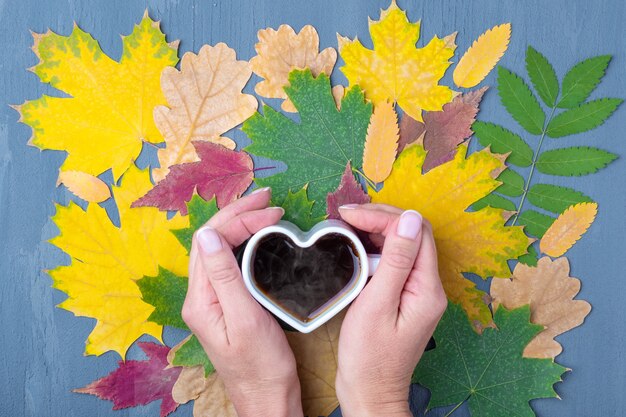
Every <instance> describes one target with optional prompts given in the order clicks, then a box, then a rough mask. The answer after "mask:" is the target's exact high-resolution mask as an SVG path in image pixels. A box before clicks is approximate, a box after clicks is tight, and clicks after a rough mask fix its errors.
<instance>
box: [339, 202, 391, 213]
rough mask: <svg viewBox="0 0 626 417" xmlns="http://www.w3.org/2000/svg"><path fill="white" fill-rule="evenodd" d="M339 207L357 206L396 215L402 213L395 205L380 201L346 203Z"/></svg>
mask: <svg viewBox="0 0 626 417" xmlns="http://www.w3.org/2000/svg"><path fill="white" fill-rule="evenodd" d="M339 208H340V209H341V208H359V209H364V210H378V211H386V212H388V213H394V214H397V215H400V214H402V211H403V210H402V209H401V208H398V207H396V206H391V205H389V204H382V203H364V204H346V205H343V206H340V207H339Z"/></svg>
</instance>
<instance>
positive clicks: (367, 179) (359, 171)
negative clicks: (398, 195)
mask: <svg viewBox="0 0 626 417" xmlns="http://www.w3.org/2000/svg"><path fill="white" fill-rule="evenodd" d="M352 171H353V172H356V173H357V174H359V175H360V176H362V177H363V179H364V180H365V182H367V185H369V186H370V187H372V188H373V189H374V190H375V189H376V183H375V182H374V181H372V180H371V179H369V178H368V177H367V175H365V174H364V173H363V172H361V170H359V169H356V168H352Z"/></svg>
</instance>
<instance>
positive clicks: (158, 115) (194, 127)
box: [152, 43, 257, 182]
mask: <svg viewBox="0 0 626 417" xmlns="http://www.w3.org/2000/svg"><path fill="white" fill-rule="evenodd" d="M251 75H252V69H251V68H250V64H249V63H248V62H246V61H237V56H236V53H235V51H234V50H233V49H231V48H229V47H228V46H227V45H226V44H224V43H218V44H217V45H215V46H210V45H204V46H203V47H202V48H201V49H200V52H198V54H197V55H196V54H194V53H192V52H187V53H186V54H185V55H184V56H183V59H182V60H181V64H180V71H178V70H177V69H176V68H166V69H165V70H163V75H162V76H161V88H162V89H163V93H164V94H165V97H167V102H168V106H158V107H157V108H155V109H154V120H155V122H156V124H157V126H158V128H159V130H160V131H161V133H163V136H164V137H165V142H166V147H165V148H164V149H159V152H158V156H159V163H160V168H156V169H154V170H153V171H152V176H153V178H154V180H155V181H157V182H158V181H160V180H162V179H163V178H165V176H166V175H167V173H168V171H169V167H170V166H172V165H178V164H182V163H186V162H195V161H198V160H199V158H198V155H197V154H196V150H195V148H194V146H193V144H192V143H191V142H192V141H195V140H204V141H209V142H213V143H219V144H221V145H224V146H226V147H227V148H229V149H235V142H233V141H232V140H231V139H229V138H226V137H222V136H221V135H222V134H224V133H225V132H227V131H228V130H230V129H232V128H234V127H235V126H237V125H239V124H240V123H242V122H243V121H245V120H246V119H247V118H249V117H250V116H252V115H253V114H254V112H255V111H256V109H257V100H256V98H254V96H252V95H250V94H243V93H242V92H241V90H242V89H243V88H244V87H245V85H246V83H247V82H248V80H249V79H250V76H251Z"/></svg>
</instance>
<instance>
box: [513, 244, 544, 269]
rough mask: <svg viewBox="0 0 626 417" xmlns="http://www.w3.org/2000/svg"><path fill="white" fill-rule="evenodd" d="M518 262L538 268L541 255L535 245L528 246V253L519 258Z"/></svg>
mask: <svg viewBox="0 0 626 417" xmlns="http://www.w3.org/2000/svg"><path fill="white" fill-rule="evenodd" d="M517 260H518V261H520V262H521V263H523V264H524V265H528V266H537V262H538V260H539V254H538V253H537V249H535V246H534V245H533V244H531V245H529V246H528V253H527V254H524V255H522V256H520V257H519V258H517Z"/></svg>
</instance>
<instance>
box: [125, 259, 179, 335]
mask: <svg viewBox="0 0 626 417" xmlns="http://www.w3.org/2000/svg"><path fill="white" fill-rule="evenodd" d="M137 286H138V287H139V290H140V291H141V298H142V299H143V300H144V301H145V302H146V303H148V304H150V305H151V306H154V311H153V312H152V314H150V317H148V320H149V321H151V322H153V323H157V324H160V325H162V326H172V327H177V328H179V329H188V328H187V325H186V324H185V322H184V321H183V318H182V317H181V314H180V312H181V311H182V309H183V302H184V301H185V294H186V293H187V278H185V277H179V276H177V275H176V274H174V273H172V272H170V271H168V270H167V269H165V268H162V267H159V274H158V275H157V276H156V277H143V278H141V279H140V280H138V281H137Z"/></svg>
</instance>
